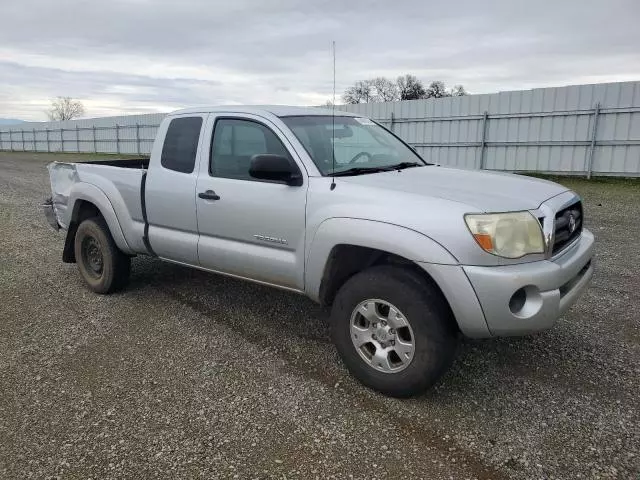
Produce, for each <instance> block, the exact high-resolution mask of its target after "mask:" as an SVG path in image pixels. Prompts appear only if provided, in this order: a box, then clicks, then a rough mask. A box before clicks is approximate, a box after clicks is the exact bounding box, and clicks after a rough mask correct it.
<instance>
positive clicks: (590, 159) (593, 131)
mask: <svg viewBox="0 0 640 480" xmlns="http://www.w3.org/2000/svg"><path fill="white" fill-rule="evenodd" d="M599 116H600V102H598V103H596V105H595V108H594V109H593V128H592V129H591V145H589V152H588V154H587V179H589V180H590V179H591V171H592V170H593V154H594V152H595V149H596V135H597V134H598V117H599Z"/></svg>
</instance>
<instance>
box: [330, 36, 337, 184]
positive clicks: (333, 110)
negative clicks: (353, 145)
mask: <svg viewBox="0 0 640 480" xmlns="http://www.w3.org/2000/svg"><path fill="white" fill-rule="evenodd" d="M331 49H332V51H333V102H332V104H331V159H332V167H331V170H332V171H331V173H332V175H331V187H329V188H330V189H331V190H333V189H334V188H336V177H335V173H336V146H335V145H336V41H335V40H333V41H332V42H331Z"/></svg>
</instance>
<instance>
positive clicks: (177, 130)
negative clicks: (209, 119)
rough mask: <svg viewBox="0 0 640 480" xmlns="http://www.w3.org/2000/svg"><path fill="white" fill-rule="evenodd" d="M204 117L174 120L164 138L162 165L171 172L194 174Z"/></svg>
mask: <svg viewBox="0 0 640 480" xmlns="http://www.w3.org/2000/svg"><path fill="white" fill-rule="evenodd" d="M201 128H202V117H180V118H174V119H173V120H171V122H170V123H169V127H168V128H167V133H166V135H165V137H164V145H163V146H162V155H161V157H160V164H161V165H162V166H163V167H164V168H167V169H169V170H173V171H175V172H181V173H192V172H193V168H194V166H195V163H196V154H197V152H198V141H199V139H200V130H201Z"/></svg>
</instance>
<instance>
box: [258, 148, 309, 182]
mask: <svg viewBox="0 0 640 480" xmlns="http://www.w3.org/2000/svg"><path fill="white" fill-rule="evenodd" d="M249 175H251V176H252V177H253V178H257V179H260V180H270V181H272V182H283V183H286V184H287V185H289V186H292V187H299V186H300V185H302V175H300V172H299V171H298V169H297V168H296V167H295V166H294V165H292V163H291V162H290V161H289V159H288V158H287V157H283V156H282V155H274V154H270V153H262V154H258V155H254V156H253V157H251V165H250V166H249Z"/></svg>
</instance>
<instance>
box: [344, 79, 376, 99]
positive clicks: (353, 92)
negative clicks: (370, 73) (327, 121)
mask: <svg viewBox="0 0 640 480" xmlns="http://www.w3.org/2000/svg"><path fill="white" fill-rule="evenodd" d="M373 90H374V89H373V85H371V80H361V81H359V82H356V83H355V84H354V85H353V87H349V88H347V89H346V90H345V92H344V94H343V95H342V100H343V101H344V103H351V104H354V103H369V102H371V101H373V100H374V91H373Z"/></svg>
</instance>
